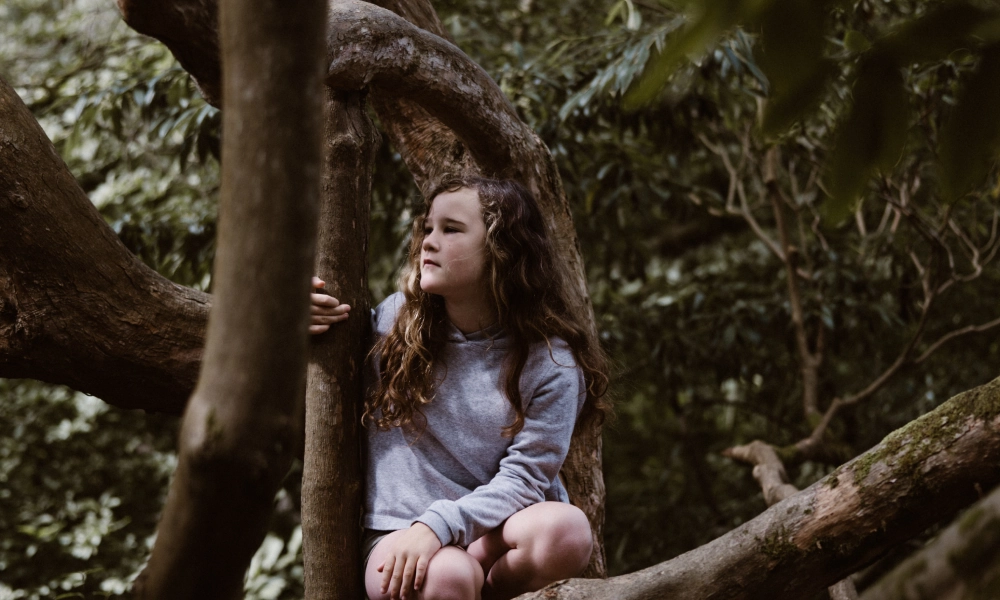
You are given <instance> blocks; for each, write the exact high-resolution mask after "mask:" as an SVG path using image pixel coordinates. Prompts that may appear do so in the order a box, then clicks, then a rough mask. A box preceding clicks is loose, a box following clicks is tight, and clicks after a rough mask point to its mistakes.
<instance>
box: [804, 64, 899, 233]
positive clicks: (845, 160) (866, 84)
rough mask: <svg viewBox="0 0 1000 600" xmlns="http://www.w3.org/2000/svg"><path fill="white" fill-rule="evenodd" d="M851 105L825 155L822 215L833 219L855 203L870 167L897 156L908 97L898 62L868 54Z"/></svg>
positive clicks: (840, 218) (887, 166)
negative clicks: (829, 153) (827, 193)
mask: <svg viewBox="0 0 1000 600" xmlns="http://www.w3.org/2000/svg"><path fill="white" fill-rule="evenodd" d="M858 71H859V72H858V79H857V81H855V83H854V87H853V90H852V92H853V96H854V105H853V106H852V107H851V112H850V114H849V115H848V117H847V119H846V120H845V121H844V123H843V124H842V125H841V126H840V128H839V130H838V132H837V141H836V144H835V146H834V149H833V153H832V156H831V158H830V167H829V175H828V182H827V186H828V187H827V189H829V190H830V196H831V197H830V199H829V200H827V202H825V203H824V205H823V211H824V216H825V217H826V218H827V219H829V221H830V222H832V223H834V224H837V223H840V222H842V221H843V220H844V219H845V218H847V217H848V216H849V215H850V214H851V213H853V212H854V210H855V209H856V208H857V202H858V199H859V196H860V195H861V192H862V191H863V190H864V188H865V185H866V184H867V183H868V179H869V178H870V177H871V175H872V173H874V171H875V170H876V169H883V170H888V169H890V168H892V166H893V165H895V164H896V162H897V161H898V160H899V156H900V154H901V153H902V151H903V145H904V143H905V141H906V130H907V127H908V125H909V120H910V119H909V103H908V101H907V97H906V90H905V89H904V87H903V76H902V73H901V72H900V69H899V67H897V66H896V64H895V63H894V61H893V60H892V59H891V58H890V57H887V56H884V55H881V54H879V53H876V54H873V55H870V56H869V57H868V58H867V59H866V60H865V61H863V62H862V63H861V65H860V66H859V68H858Z"/></svg>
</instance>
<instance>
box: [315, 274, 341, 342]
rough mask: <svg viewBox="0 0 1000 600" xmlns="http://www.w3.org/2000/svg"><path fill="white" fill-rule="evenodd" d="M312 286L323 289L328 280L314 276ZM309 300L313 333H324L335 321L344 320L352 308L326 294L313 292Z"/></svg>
mask: <svg viewBox="0 0 1000 600" xmlns="http://www.w3.org/2000/svg"><path fill="white" fill-rule="evenodd" d="M312 286H313V288H314V289H322V288H323V287H325V286H326V282H325V281H323V280H322V279H320V278H319V277H313V278H312ZM309 302H310V307H309V333H311V334H313V335H316V334H319V333H323V332H324V331H326V330H327V329H329V328H330V325H332V324H333V323H339V322H340V321H343V320H344V319H346V318H347V313H348V312H350V310H351V307H350V306H348V305H347V304H343V303H341V302H340V300H337V299H336V298H334V297H333V296H328V295H326V294H317V293H312V294H310V295H309Z"/></svg>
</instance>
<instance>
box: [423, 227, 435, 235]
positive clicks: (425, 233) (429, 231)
mask: <svg viewBox="0 0 1000 600" xmlns="http://www.w3.org/2000/svg"><path fill="white" fill-rule="evenodd" d="M432 231H434V230H433V229H431V228H430V227H424V235H425V236H428V235H430V234H431V232H432Z"/></svg>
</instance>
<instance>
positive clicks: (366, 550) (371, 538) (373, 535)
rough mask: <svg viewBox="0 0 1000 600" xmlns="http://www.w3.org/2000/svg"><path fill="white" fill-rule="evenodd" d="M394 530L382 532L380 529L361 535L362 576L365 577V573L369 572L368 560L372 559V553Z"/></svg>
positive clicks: (368, 530) (366, 530) (367, 530)
mask: <svg viewBox="0 0 1000 600" xmlns="http://www.w3.org/2000/svg"><path fill="white" fill-rule="evenodd" d="M392 531H393V530H391V529H390V530H388V531H382V530H380V529H365V531H364V533H362V535H361V569H362V576H364V571H367V570H368V559H369V558H371V555H372V551H373V550H375V546H378V543H379V542H381V541H382V540H383V539H384V538H385V536H387V535H389V534H390V533H392Z"/></svg>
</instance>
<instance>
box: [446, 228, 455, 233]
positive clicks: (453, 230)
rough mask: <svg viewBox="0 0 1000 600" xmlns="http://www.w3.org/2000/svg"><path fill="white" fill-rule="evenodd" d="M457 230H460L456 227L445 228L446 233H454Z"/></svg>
mask: <svg viewBox="0 0 1000 600" xmlns="http://www.w3.org/2000/svg"><path fill="white" fill-rule="evenodd" d="M456 231H458V230H457V229H455V228H454V227H445V228H444V232H445V233H454V232H456Z"/></svg>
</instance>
